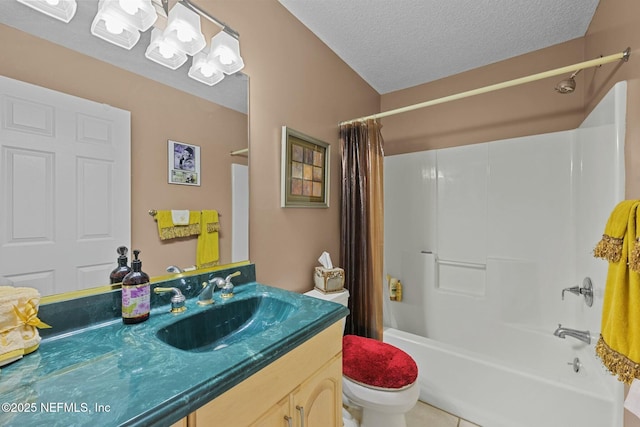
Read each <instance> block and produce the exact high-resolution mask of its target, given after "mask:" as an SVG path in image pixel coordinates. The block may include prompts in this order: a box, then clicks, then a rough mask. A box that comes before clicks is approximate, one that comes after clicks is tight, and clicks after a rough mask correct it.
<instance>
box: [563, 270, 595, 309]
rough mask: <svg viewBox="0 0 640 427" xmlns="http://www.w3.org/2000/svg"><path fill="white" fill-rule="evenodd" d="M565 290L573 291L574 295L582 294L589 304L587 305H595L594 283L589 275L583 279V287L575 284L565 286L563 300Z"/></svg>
mask: <svg viewBox="0 0 640 427" xmlns="http://www.w3.org/2000/svg"><path fill="white" fill-rule="evenodd" d="M565 292H571V293H572V294H574V295H582V296H584V302H585V304H587V307H591V306H592V305H593V283H591V279H590V278H589V277H585V278H584V279H583V280H582V287H580V286H573V287H571V288H564V289H563V290H562V299H563V300H564V293H565Z"/></svg>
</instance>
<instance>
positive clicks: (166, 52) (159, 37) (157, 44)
mask: <svg viewBox="0 0 640 427" xmlns="http://www.w3.org/2000/svg"><path fill="white" fill-rule="evenodd" d="M144 56H145V57H147V59H150V60H152V61H153V62H156V63H158V64H160V65H164V66H165V67H167V68H171V69H172V70H175V69H177V68H178V67H180V66H181V65H182V64H184V63H185V62H187V54H186V53H184V52H182V51H180V50H178V49H176V48H175V46H174V45H173V44H171V43H168V42H167V41H166V39H165V37H164V35H163V33H162V30H159V29H157V28H154V29H153V30H152V31H151V43H149V47H147V50H146V52H145V54H144Z"/></svg>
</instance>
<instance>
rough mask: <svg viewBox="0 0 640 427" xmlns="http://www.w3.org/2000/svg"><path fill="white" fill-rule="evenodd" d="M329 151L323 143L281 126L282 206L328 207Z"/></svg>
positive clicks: (327, 145) (328, 147)
mask: <svg viewBox="0 0 640 427" xmlns="http://www.w3.org/2000/svg"><path fill="white" fill-rule="evenodd" d="M330 150H331V146H330V145H329V144H327V143H326V142H322V141H320V140H317V139H315V138H312V137H310V136H307V135H305V134H303V133H300V132H298V131H296V130H293V129H291V128H288V127H286V126H283V127H282V168H281V169H282V170H281V173H282V178H281V206H282V207H286V208H288V207H305V208H328V207H329V159H330V157H331V156H330Z"/></svg>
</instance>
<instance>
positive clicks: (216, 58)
mask: <svg viewBox="0 0 640 427" xmlns="http://www.w3.org/2000/svg"><path fill="white" fill-rule="evenodd" d="M209 59H210V60H211V61H213V62H214V63H215V66H216V68H218V69H219V70H221V71H223V72H224V73H225V74H233V73H236V72H238V71H240V70H241V69H242V68H244V61H243V60H242V57H241V56H240V42H239V41H238V39H237V38H236V37H234V36H233V35H231V34H229V33H228V32H227V31H225V29H223V30H222V31H220V32H219V33H218V34H216V35H215V36H213V37H212V38H211V48H210V54H209Z"/></svg>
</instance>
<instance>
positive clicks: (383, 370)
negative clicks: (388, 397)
mask: <svg viewBox="0 0 640 427" xmlns="http://www.w3.org/2000/svg"><path fill="white" fill-rule="evenodd" d="M342 373H343V375H344V376H346V377H347V378H349V379H350V380H353V381H355V382H358V383H361V384H364V385H368V386H372V387H376V388H390V389H402V388H405V387H407V386H409V385H411V384H413V383H414V382H415V381H416V378H417V377H418V365H416V362H415V361H414V360H413V359H412V358H411V356H409V355H408V354H407V353H405V352H404V351H402V350H400V349H399V348H397V347H394V346H392V345H391V344H387V343H383V342H380V341H377V340H374V339H372V338H365V337H359V336H357V335H345V336H344V337H343V338H342Z"/></svg>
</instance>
